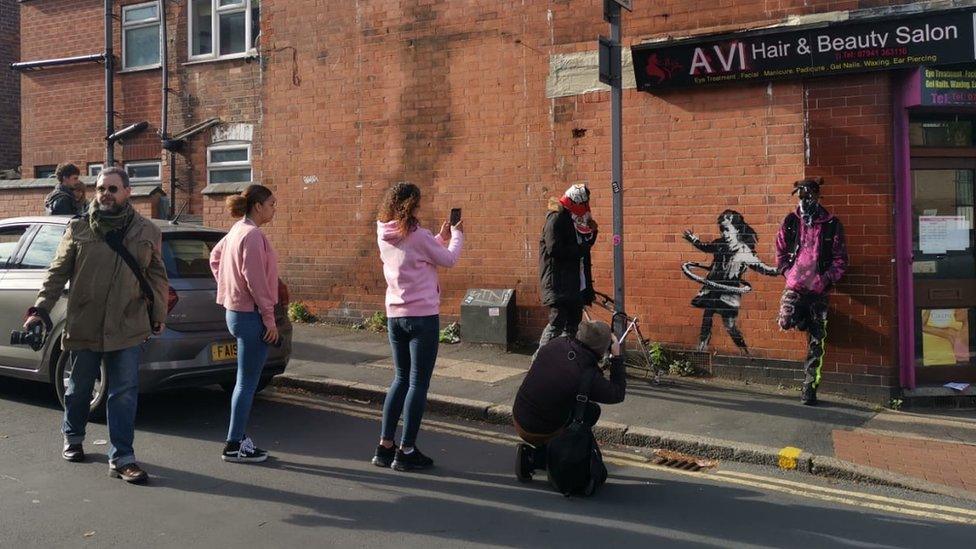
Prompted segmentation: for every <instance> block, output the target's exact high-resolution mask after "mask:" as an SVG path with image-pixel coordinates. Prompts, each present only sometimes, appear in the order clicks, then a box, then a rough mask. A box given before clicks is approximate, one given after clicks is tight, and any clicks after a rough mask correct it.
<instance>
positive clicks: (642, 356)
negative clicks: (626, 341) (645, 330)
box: [624, 337, 660, 383]
mask: <svg viewBox="0 0 976 549" xmlns="http://www.w3.org/2000/svg"><path fill="white" fill-rule="evenodd" d="M636 339H637V348H636V349H634V350H633V351H629V352H628V353H627V357H626V358H625V359H624V366H625V367H626V368H627V370H628V371H632V372H633V375H634V377H637V378H639V379H643V380H644V381H647V382H648V383H658V382H659V381H660V376H659V375H658V372H657V369H656V368H655V366H654V359H653V357H652V356H651V353H650V349H649V348H648V345H647V342H646V341H645V340H644V339H643V338H640V337H638V338H636Z"/></svg>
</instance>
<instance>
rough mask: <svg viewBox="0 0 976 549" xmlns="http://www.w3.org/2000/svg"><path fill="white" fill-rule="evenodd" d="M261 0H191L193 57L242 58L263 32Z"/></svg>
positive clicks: (200, 58)
mask: <svg viewBox="0 0 976 549" xmlns="http://www.w3.org/2000/svg"><path fill="white" fill-rule="evenodd" d="M260 11H261V10H260V0H190V17H189V19H190V58H191V59H198V60H203V59H220V58H223V57H243V56H245V55H247V54H249V53H251V52H253V51H254V49H255V46H256V42H257V37H258V33H259V32H260V29H261V25H260Z"/></svg>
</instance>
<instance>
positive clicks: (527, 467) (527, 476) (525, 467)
mask: <svg viewBox="0 0 976 549" xmlns="http://www.w3.org/2000/svg"><path fill="white" fill-rule="evenodd" d="M534 452H535V448H533V447H531V446H529V445H528V444H519V445H518V446H517V447H516V448H515V478H517V479H518V480H519V482H532V470H533V469H534V467H532V454H533V453H534Z"/></svg>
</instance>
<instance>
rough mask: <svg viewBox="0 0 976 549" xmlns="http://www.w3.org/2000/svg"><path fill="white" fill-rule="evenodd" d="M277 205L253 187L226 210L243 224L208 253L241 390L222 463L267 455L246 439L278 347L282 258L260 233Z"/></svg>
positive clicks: (233, 408)
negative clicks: (272, 347) (273, 347)
mask: <svg viewBox="0 0 976 549" xmlns="http://www.w3.org/2000/svg"><path fill="white" fill-rule="evenodd" d="M276 205H277V201H276V200H275V197H274V195H273V194H272V193H271V189H269V188H267V187H265V186H263V185H249V186H248V187H247V188H246V189H244V192H243V193H242V194H240V195H234V196H230V197H228V198H227V209H228V211H229V213H230V215H231V217H233V218H240V219H241V220H240V221H238V222H237V223H235V224H234V226H233V227H231V229H230V231H229V232H228V233H227V234H226V235H224V237H223V238H222V239H220V242H218V243H217V245H216V246H214V249H213V250H212V251H211V252H210V270H211V271H213V275H214V279H216V280H217V303H219V304H221V305H223V307H224V308H225V309H227V329H228V330H229V331H230V333H231V335H233V336H234V337H235V338H237V384H236V385H235V386H234V394H233V396H232V397H231V404H230V426H229V427H228V429H227V441H226V443H225V444H224V451H223V453H221V456H220V458H221V459H223V460H224V461H229V462H235V463H258V462H261V461H264V460H266V459H268V452H267V451H265V450H262V449H260V448H258V447H256V446H255V445H254V442H253V441H252V440H251V438H250V437H248V436H247V435H246V434H245V429H246V427H247V421H248V418H249V417H250V415H251V405H252V404H253V403H254V393H255V392H257V387H258V383H259V382H260V381H261V372H262V371H263V370H264V363H265V362H266V361H267V359H268V345H269V344H274V343H277V341H278V337H279V335H278V326H277V324H275V314H274V308H275V305H276V304H277V303H278V256H277V255H276V254H275V251H274V249H273V248H272V247H271V242H269V241H268V238H267V237H266V236H265V235H264V232H262V231H261V227H262V226H264V225H266V224H268V223H270V222H271V221H272V220H273V219H274V215H275V207H276Z"/></svg>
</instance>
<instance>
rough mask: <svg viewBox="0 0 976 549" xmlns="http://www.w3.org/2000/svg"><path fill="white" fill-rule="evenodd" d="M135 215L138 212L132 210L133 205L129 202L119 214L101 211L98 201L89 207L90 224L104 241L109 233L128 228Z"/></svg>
mask: <svg viewBox="0 0 976 549" xmlns="http://www.w3.org/2000/svg"><path fill="white" fill-rule="evenodd" d="M135 214H136V211H135V210H134V209H132V204H130V203H129V202H126V203H125V206H122V209H121V210H119V211H118V212H117V213H113V212H106V211H102V210H99V209H98V201H97V200H92V203H91V204H90V205H89V206H88V224H89V225H90V226H91V229H92V231H93V232H94V233H95V234H96V235H98V237H99V238H102V239H104V238H105V235H106V234H108V233H109V232H111V231H114V230H117V229H123V230H124V229H125V228H126V227H128V226H129V223H131V222H132V218H133V217H134V216H135Z"/></svg>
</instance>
